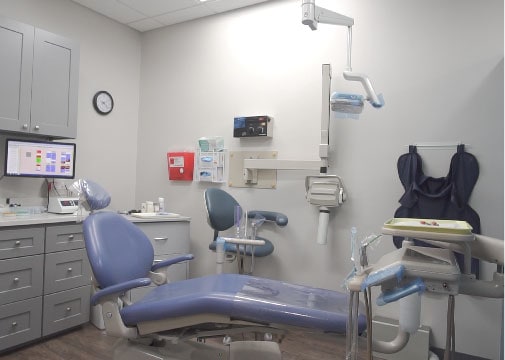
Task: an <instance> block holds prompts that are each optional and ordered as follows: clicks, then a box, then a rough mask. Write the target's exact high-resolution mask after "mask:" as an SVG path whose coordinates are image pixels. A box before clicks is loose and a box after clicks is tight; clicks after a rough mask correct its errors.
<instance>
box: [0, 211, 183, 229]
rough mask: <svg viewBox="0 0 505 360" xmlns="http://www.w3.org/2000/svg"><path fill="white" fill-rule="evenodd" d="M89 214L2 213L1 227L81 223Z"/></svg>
mask: <svg viewBox="0 0 505 360" xmlns="http://www.w3.org/2000/svg"><path fill="white" fill-rule="evenodd" d="M86 216H87V214H84V215H73V214H51V213H42V214H34V215H21V216H1V215H0V227H7V226H23V225H38V224H52V223H55V224H56V223H65V222H70V223H81V222H82V221H83V220H84V219H85V218H86ZM125 217H126V218H127V219H128V220H130V221H131V222H163V221H190V220H191V218H189V217H187V216H182V215H181V216H179V217H170V218H165V217H161V216H160V217H159V218H149V219H141V218H137V217H133V216H129V215H125Z"/></svg>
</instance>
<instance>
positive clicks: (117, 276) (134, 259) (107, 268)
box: [74, 180, 154, 289]
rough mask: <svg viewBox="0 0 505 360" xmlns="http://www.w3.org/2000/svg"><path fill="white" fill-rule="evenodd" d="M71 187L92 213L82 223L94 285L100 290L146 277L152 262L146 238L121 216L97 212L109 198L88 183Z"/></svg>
mask: <svg viewBox="0 0 505 360" xmlns="http://www.w3.org/2000/svg"><path fill="white" fill-rule="evenodd" d="M74 187H75V188H76V189H77V190H78V191H79V192H80V199H81V203H82V204H85V205H84V207H85V208H86V209H87V210H89V211H91V214H90V215H89V216H88V217H86V219H85V220H84V222H83V234H84V241H85V244H86V251H87V253H88V258H89V261H90V264H91V268H92V270H93V275H94V277H95V281H96V282H97V285H98V286H99V287H100V288H102V289H103V288H106V287H108V286H111V285H114V284H117V283H121V282H125V281H128V280H133V279H138V278H143V277H147V275H148V274H149V271H150V269H151V266H152V264H153V260H154V251H153V247H152V245H151V242H150V241H149V238H148V237H147V236H146V235H145V234H144V233H143V232H142V231H141V230H140V229H139V228H138V227H137V226H135V225H134V224H133V223H131V222H130V221H128V220H127V219H126V218H125V217H123V216H122V215H119V214H117V213H115V212H111V211H98V210H101V209H103V208H105V207H107V206H108V205H109V203H110V195H109V194H108V193H107V191H106V190H104V189H103V188H102V187H101V186H100V185H98V184H96V183H95V182H93V181H90V180H79V181H78V182H76V183H75V184H74Z"/></svg>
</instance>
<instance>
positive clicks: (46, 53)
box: [30, 29, 79, 138]
mask: <svg viewBox="0 0 505 360" xmlns="http://www.w3.org/2000/svg"><path fill="white" fill-rule="evenodd" d="M78 68H79V47H78V45H77V44H76V43H75V42H73V41H71V40H69V39H66V38H64V37H61V36H59V35H55V34H52V33H50V32H47V31H44V30H41V29H35V40H34V50H33V80H32V105H31V124H30V126H31V129H30V132H32V133H34V134H42V135H50V136H56V137H66V138H75V137H76V135H77V90H78V89H77V87H78V76H79V70H78Z"/></svg>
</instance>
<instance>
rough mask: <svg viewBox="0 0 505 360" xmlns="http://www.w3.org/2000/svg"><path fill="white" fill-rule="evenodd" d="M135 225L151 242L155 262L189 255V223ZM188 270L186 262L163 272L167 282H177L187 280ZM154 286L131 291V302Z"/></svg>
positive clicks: (139, 223)
mask: <svg viewBox="0 0 505 360" xmlns="http://www.w3.org/2000/svg"><path fill="white" fill-rule="evenodd" d="M135 225H137V226H138V227H139V228H140V229H141V230H142V231H143V232H144V233H145V234H146V235H147V236H148V237H149V240H151V244H152V245H153V248H154V261H155V262H157V261H161V260H166V259H170V258H174V257H176V256H180V255H186V254H188V253H189V221H166V222H161V221H160V222H136V223H135ZM188 269H189V265H188V262H182V263H179V264H174V265H172V266H169V267H168V268H166V270H165V271H166V274H167V278H168V280H169V281H178V280H185V279H187V278H188ZM155 286H156V285H151V286H150V287H146V288H137V289H133V290H131V291H130V299H131V301H132V302H135V301H137V300H139V299H141V298H142V297H143V296H144V295H145V294H146V293H147V292H149V291H150V290H152V289H151V288H153V287H155Z"/></svg>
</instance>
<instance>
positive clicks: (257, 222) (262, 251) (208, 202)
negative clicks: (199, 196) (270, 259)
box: [204, 188, 288, 274]
mask: <svg viewBox="0 0 505 360" xmlns="http://www.w3.org/2000/svg"><path fill="white" fill-rule="evenodd" d="M204 198H205V209H206V210H207V222H208V224H209V225H210V227H211V228H212V229H213V230H214V237H213V239H212V242H211V243H210V244H209V249H210V250H212V251H216V247H217V239H218V237H219V232H220V231H225V230H228V229H230V228H231V227H233V226H237V225H239V226H240V224H237V223H236V222H237V219H236V217H237V209H238V212H239V216H241V214H242V211H243V210H242V207H241V206H240V204H239V203H238V202H237V200H235V198H234V197H233V196H231V195H230V194H228V193H227V192H226V191H224V190H221V189H217V188H209V189H207V190H205V194H204ZM247 221H248V222H249V223H250V225H251V228H252V229H251V231H252V236H253V238H255V240H260V241H262V242H263V244H262V245H256V246H246V245H243V244H241V245H236V244H234V243H232V242H231V241H230V239H229V241H226V242H225V244H224V252H225V254H227V256H228V259H229V261H233V259H234V258H235V257H236V258H237V262H238V269H239V273H240V274H243V273H245V270H244V261H243V260H244V258H243V256H244V255H245V256H247V257H250V258H251V268H250V271H249V272H248V273H249V274H251V273H252V271H253V269H254V257H255V256H256V257H265V256H268V255H270V254H271V253H272V252H273V251H274V245H273V244H272V242H271V241H270V240H267V239H265V238H263V237H259V236H256V232H257V230H258V228H259V227H260V226H261V225H262V224H263V222H264V221H266V222H270V223H273V224H275V225H277V226H279V227H284V226H286V225H287V224H288V217H287V216H286V215H284V214H282V213H279V212H273V211H263V210H250V211H248V212H247ZM246 228H247V226H246Z"/></svg>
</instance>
